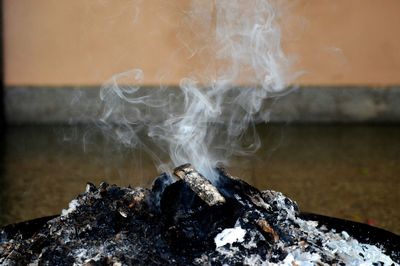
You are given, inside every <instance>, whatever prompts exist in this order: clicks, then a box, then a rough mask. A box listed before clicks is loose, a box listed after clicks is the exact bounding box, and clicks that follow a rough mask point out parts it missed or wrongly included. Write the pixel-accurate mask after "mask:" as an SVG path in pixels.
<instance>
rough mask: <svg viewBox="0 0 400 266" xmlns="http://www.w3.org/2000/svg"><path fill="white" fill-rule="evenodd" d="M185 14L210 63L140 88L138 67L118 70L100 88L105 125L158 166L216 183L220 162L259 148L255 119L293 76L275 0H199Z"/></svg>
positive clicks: (161, 169) (226, 162)
mask: <svg viewBox="0 0 400 266" xmlns="http://www.w3.org/2000/svg"><path fill="white" fill-rule="evenodd" d="M185 14H186V16H187V17H186V18H185V19H186V20H187V21H186V22H187V23H186V25H187V27H188V28H190V29H191V30H192V32H193V36H194V37H193V38H194V39H195V40H198V41H199V45H198V47H194V48H190V52H191V54H195V53H200V52H201V51H203V52H204V51H206V52H204V54H208V55H211V58H207V64H205V67H204V68H203V69H199V70H197V71H195V72H194V73H193V74H192V75H191V76H189V77H184V78H182V80H181V81H180V84H179V88H167V87H164V86H160V88H159V89H152V88H146V87H141V85H140V83H141V82H142V81H143V79H144V73H143V72H142V71H141V70H140V69H134V70H130V71H127V72H124V73H120V74H116V75H114V76H113V77H112V78H111V79H110V80H109V81H108V82H107V83H106V84H104V85H103V87H102V88H101V94H100V98H101V100H102V101H103V103H104V109H103V113H102V116H101V122H102V123H101V125H102V127H103V128H105V129H106V131H107V132H109V133H110V134H111V135H112V136H113V137H116V138H117V139H118V140H119V141H121V142H122V143H123V144H124V145H127V146H129V147H132V148H141V149H144V150H145V151H146V152H148V153H149V154H150V155H151V156H152V158H153V159H154V160H155V163H156V164H157V166H158V167H159V170H160V171H169V170H170V169H172V168H173V167H175V166H178V165H181V164H184V163H191V164H192V165H194V167H195V168H197V170H198V171H200V172H201V173H203V174H204V175H205V176H206V177H208V178H209V179H210V180H212V181H215V180H216V174H215V172H214V169H215V166H216V165H217V164H219V163H223V164H228V161H229V158H231V157H232V156H234V155H241V156H243V155H247V154H251V153H253V152H255V151H256V150H257V149H258V148H259V147H260V145H261V144H260V139H259V138H258V135H257V133H256V130H255V122H256V121H255V120H256V118H257V117H259V116H260V115H259V112H260V110H261V108H262V106H263V104H264V103H265V100H266V99H267V98H268V97H273V96H276V95H277V94H279V93H281V92H282V91H284V90H285V88H286V87H287V83H288V82H289V81H291V80H292V79H293V78H294V77H295V75H293V73H290V72H289V70H290V65H291V62H290V60H289V59H288V58H287V57H286V56H285V54H284V53H283V51H282V48H281V29H280V27H279V24H278V22H279V20H280V19H281V16H282V14H281V13H280V12H279V8H278V7H277V2H272V1H266V0H251V1H245V0H235V1H232V0H215V1H204V0H194V1H193V2H192V5H191V9H190V10H189V11H188V12H186V13H185ZM200 44H201V45H200ZM184 45H185V46H186V47H188V44H186V43H185V44H184ZM239 85H242V86H240V87H239ZM165 154H166V155H168V156H167V158H169V159H168V160H163V159H162V158H164V156H163V155H165Z"/></svg>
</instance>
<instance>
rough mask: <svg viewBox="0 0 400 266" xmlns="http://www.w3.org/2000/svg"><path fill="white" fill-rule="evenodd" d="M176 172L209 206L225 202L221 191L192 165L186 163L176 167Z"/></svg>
mask: <svg viewBox="0 0 400 266" xmlns="http://www.w3.org/2000/svg"><path fill="white" fill-rule="evenodd" d="M174 174H175V175H176V176H177V177H179V178H180V179H182V180H183V181H185V182H186V184H188V185H189V187H190V189H191V190H193V192H194V193H196V194H197V195H198V196H199V197H200V198H201V199H202V200H204V202H206V203H207V204H208V206H214V205H220V204H224V203H225V198H224V197H223V196H222V195H221V193H219V191H218V190H217V188H216V187H214V186H213V185H212V184H211V182H210V181H208V180H207V179H206V178H205V177H204V176H202V175H201V174H200V173H198V172H197V171H196V170H195V169H193V167H192V165H190V164H185V165H182V166H180V167H178V168H175V170H174Z"/></svg>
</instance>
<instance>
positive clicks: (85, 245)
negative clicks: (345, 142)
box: [0, 165, 399, 265]
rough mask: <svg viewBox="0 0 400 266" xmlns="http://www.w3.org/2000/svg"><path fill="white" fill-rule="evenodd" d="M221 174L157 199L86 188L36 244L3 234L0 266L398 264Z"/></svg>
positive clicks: (163, 183) (161, 182) (182, 175)
mask: <svg viewBox="0 0 400 266" xmlns="http://www.w3.org/2000/svg"><path fill="white" fill-rule="evenodd" d="M218 171H219V173H220V177H219V180H218V184H212V183H211V182H209V181H208V180H207V179H205V178H204V177H203V176H202V175H201V174H199V173H198V172H196V171H195V170H194V169H193V168H192V167H191V166H190V165H183V166H181V167H178V168H176V169H175V172H174V174H175V176H176V177H172V176H169V175H166V174H163V175H161V176H160V177H158V178H157V179H156V180H155V181H154V185H153V187H152V188H151V189H144V188H120V187H117V186H115V185H111V186H110V185H108V184H106V183H102V184H100V186H99V187H98V188H96V187H95V186H94V185H92V184H88V185H87V188H86V192H85V193H83V194H81V195H80V196H78V197H77V198H76V199H74V200H73V201H71V203H70V204H69V208H68V209H66V210H63V212H62V214H61V215H60V216H58V217H56V218H54V219H51V220H50V221H48V222H47V223H46V224H45V225H44V226H43V227H42V228H41V229H40V230H38V231H37V232H36V233H35V234H33V235H32V236H30V237H28V238H26V237H24V236H22V235H21V234H14V235H7V232H5V231H4V230H3V232H0V264H1V265H28V264H29V265H170V264H172V265H333V264H337V265H360V264H363V265H364V264H365V265H397V264H396V262H395V261H393V260H396V259H397V258H398V256H399V254H385V250H382V249H381V247H377V246H374V245H370V244H365V243H359V241H357V240H356V239H354V238H353V237H352V236H349V235H348V234H347V233H346V232H336V231H334V230H329V229H327V228H326V227H325V226H323V225H318V224H317V222H314V221H307V220H303V219H301V218H300V217H299V211H298V207H297V205H296V203H295V202H294V201H292V200H290V199H289V198H287V197H285V196H284V195H282V194H281V193H279V192H274V191H259V190H257V189H256V188H254V187H252V186H250V185H249V184H247V183H246V182H244V181H242V180H240V179H237V178H234V177H231V176H229V175H228V174H227V173H226V172H224V170H222V169H219V170H218ZM393 255H394V256H395V257H396V259H395V257H393ZM391 256H392V258H391Z"/></svg>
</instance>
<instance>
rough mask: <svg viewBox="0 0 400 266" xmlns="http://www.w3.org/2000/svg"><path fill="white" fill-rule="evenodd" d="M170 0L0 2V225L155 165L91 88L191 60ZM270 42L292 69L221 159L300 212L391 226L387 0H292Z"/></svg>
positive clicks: (393, 110)
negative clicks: (112, 126)
mask: <svg viewBox="0 0 400 266" xmlns="http://www.w3.org/2000/svg"><path fill="white" fill-rule="evenodd" d="M189 6H190V1H184V0H174V1H165V0H149V1H141V0H120V1H112V0H87V1H68V0H57V1H56V0H35V1H31V0H19V1H13V0H3V1H2V3H1V8H2V10H1V11H2V12H1V14H2V20H1V21H2V43H1V45H2V51H3V53H2V58H3V60H2V82H3V90H2V91H1V104H0V107H1V118H0V121H1V123H2V125H1V134H2V138H1V150H0V225H4V224H8V223H14V222H18V221H23V220H27V219H32V218H36V217H41V216H46V215H52V214H58V213H60V212H61V209H62V208H65V207H66V206H67V205H68V202H69V201H70V200H72V199H73V198H74V197H75V196H76V195H77V194H79V193H81V192H83V191H84V188H85V184H86V182H88V181H90V182H93V183H95V184H96V185H98V184H99V182H101V181H103V180H105V181H107V182H109V183H116V184H118V185H128V184H130V185H133V186H137V185H140V186H150V185H151V182H152V180H153V178H154V177H155V176H156V175H157V171H156V169H155V167H154V165H153V163H152V161H151V160H150V158H149V157H148V156H147V155H146V154H145V153H144V152H143V151H140V150H132V149H129V148H126V147H124V146H122V145H120V144H119V143H117V142H115V141H113V140H112V139H110V138H108V137H107V136H106V135H104V134H103V133H102V132H101V131H100V130H99V129H98V128H97V127H96V126H95V125H93V123H94V122H96V119H98V117H99V112H100V111H101V104H100V101H99V88H100V86H101V85H102V84H103V83H104V82H105V81H107V80H108V79H109V78H110V77H111V76H112V75H114V74H116V73H120V72H123V71H126V70H129V69H133V68H141V69H142V70H143V72H144V73H145V78H144V80H143V82H142V85H143V86H144V87H145V88H146V89H158V88H159V87H160V84H163V85H168V86H170V87H171V89H174V88H176V87H177V86H178V84H179V81H180V79H181V78H182V77H185V76H187V75H189V74H190V73H192V72H194V71H196V69H198V68H202V67H204V62H207V61H208V60H210V58H207V55H204V54H202V53H201V52H199V51H196V50H193V49H192V47H200V46H201V45H200V46H199V44H202V42H205V41H207V40H202V39H199V38H197V37H196V35H195V34H193V32H196V29H193V28H189V24H188V23H187V18H188V10H189V9H190V8H189ZM282 8H284V9H285V14H286V16H284V17H283V18H282V19H281V21H280V23H281V27H282V45H283V48H284V50H285V52H287V54H289V55H290V56H291V57H292V58H293V59H294V60H295V63H294V65H293V68H294V69H298V70H301V71H304V74H303V75H302V76H301V77H300V78H298V79H297V80H296V81H295V82H294V83H295V84H293V85H296V86H297V87H298V88H297V89H296V90H294V91H293V92H291V93H290V94H288V95H286V96H284V97H280V98H279V99H277V100H276V102H274V104H273V106H272V108H271V109H269V110H268V111H270V123H268V124H265V123H260V124H259V125H258V126H257V129H258V131H259V134H260V136H261V138H262V141H263V146H262V148H261V149H260V150H259V151H258V152H257V153H256V154H254V155H253V156H251V157H247V158H237V159H234V160H233V161H232V162H231V164H230V166H229V167H228V169H230V171H231V172H232V173H233V174H234V175H236V176H240V177H241V178H243V179H245V180H247V181H248V182H250V183H251V184H253V185H255V186H257V187H258V188H259V189H273V190H277V191H281V192H283V193H284V194H286V195H288V196H290V197H291V198H293V199H294V200H296V201H297V202H298V204H299V206H300V209H301V210H303V211H308V212H314V213H319V214H324V215H329V216H335V217H339V218H344V219H350V220H354V221H359V222H364V223H369V224H372V225H375V226H378V227H382V228H385V229H388V230H390V231H393V232H395V233H397V234H399V233H400V224H399V223H398V221H399V219H400V212H399V210H398V206H396V205H397V204H398V202H400V192H399V191H400V176H399V173H400V126H399V121H400V86H399V85H400V35H399V34H398V28H399V26H400V16H399V15H398V14H399V12H400V2H399V1H397V0H382V1H374V0H338V1H329V0H296V1H291V2H289V3H288V4H287V5H285V6H283V7H282Z"/></svg>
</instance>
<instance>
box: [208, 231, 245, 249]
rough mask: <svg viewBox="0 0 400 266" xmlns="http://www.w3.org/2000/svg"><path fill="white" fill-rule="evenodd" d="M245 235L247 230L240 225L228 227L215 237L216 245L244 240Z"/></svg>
mask: <svg viewBox="0 0 400 266" xmlns="http://www.w3.org/2000/svg"><path fill="white" fill-rule="evenodd" d="M245 235H246V230H244V229H242V228H241V227H240V226H239V227H235V228H226V229H224V230H223V231H222V232H221V233H219V234H218V235H217V236H216V237H215V238H214V242H215V246H216V247H217V248H219V247H222V246H225V245H226V244H233V243H234V242H243V241H244V236H245Z"/></svg>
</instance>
